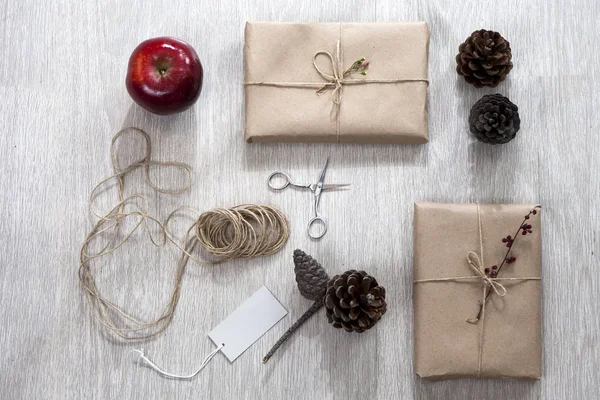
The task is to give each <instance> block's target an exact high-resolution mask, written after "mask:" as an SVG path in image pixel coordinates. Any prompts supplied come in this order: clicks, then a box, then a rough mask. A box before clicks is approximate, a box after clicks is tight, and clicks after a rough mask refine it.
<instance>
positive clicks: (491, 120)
mask: <svg viewBox="0 0 600 400" xmlns="http://www.w3.org/2000/svg"><path fill="white" fill-rule="evenodd" d="M469 127H470V129H471V133H472V134H473V135H475V137H476V138H477V140H479V141H480V142H483V143H489V144H503V143H508V142H510V141H511V140H513V139H514V138H515V136H516V134H517V131H518V130H519V128H520V127H521V119H520V118H519V108H518V107H517V106H516V105H514V104H513V103H511V101H510V100H509V99H507V98H506V97H504V96H502V95H501V94H491V95H486V96H483V97H482V98H481V99H479V101H478V102H477V103H475V105H474V106H473V108H472V109H471V114H470V115H469Z"/></svg>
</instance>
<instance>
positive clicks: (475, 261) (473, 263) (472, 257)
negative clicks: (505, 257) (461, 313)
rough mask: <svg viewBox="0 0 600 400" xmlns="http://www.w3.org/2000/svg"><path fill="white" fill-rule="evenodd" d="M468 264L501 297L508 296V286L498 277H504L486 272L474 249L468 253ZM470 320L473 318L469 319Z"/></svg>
mask: <svg viewBox="0 0 600 400" xmlns="http://www.w3.org/2000/svg"><path fill="white" fill-rule="evenodd" d="M467 264H469V266H470V267H471V269H473V271H475V272H476V273H477V274H478V276H479V278H480V279H481V280H482V281H483V282H484V285H485V286H486V287H487V286H489V287H491V288H492V290H493V291H494V293H496V294H497V295H498V296H500V297H504V296H506V288H505V287H504V285H502V284H501V283H499V282H498V279H502V278H492V277H489V276H487V275H486V274H485V269H484V267H483V263H482V261H481V260H480V259H479V256H478V255H477V253H475V252H474V251H470V252H468V253H467ZM468 321H469V322H470V321H471V320H468Z"/></svg>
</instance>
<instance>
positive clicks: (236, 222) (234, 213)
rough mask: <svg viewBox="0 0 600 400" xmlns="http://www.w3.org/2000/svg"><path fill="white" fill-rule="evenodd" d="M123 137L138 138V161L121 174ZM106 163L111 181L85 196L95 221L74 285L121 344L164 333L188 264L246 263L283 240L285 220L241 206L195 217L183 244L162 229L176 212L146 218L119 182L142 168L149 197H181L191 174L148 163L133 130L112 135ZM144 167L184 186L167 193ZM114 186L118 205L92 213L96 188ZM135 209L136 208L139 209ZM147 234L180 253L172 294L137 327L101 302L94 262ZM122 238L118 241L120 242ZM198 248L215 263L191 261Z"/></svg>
mask: <svg viewBox="0 0 600 400" xmlns="http://www.w3.org/2000/svg"><path fill="white" fill-rule="evenodd" d="M126 133H132V134H136V135H139V136H142V137H143V139H144V140H145V143H146V146H145V155H144V157H143V158H142V159H141V160H139V161H137V162H134V163H133V164H131V165H129V166H128V167H127V168H124V169H122V168H121V166H120V165H119V162H118V159H117V153H116V149H115V146H116V142H117V140H118V139H119V138H120V137H121V136H122V135H124V134H126ZM110 149H111V158H112V163H113V169H114V172H115V173H114V175H112V176H110V177H108V178H106V179H104V180H102V181H101V182H100V183H98V185H96V186H95V187H94V189H93V190H92V192H91V194H90V198H89V202H90V210H91V212H92V213H93V214H94V215H95V216H96V217H97V218H98V221H97V222H96V223H95V224H94V226H93V227H92V230H91V231H90V232H89V234H88V235H87V237H86V239H85V241H84V243H83V245H82V247H81V252H80V264H79V280H80V282H81V285H82V287H83V288H84V291H85V293H86V297H87V299H88V301H89V303H90V305H91V307H92V309H93V311H94V315H95V317H96V319H97V320H98V321H99V322H100V323H101V324H102V325H103V326H105V327H106V328H107V329H109V330H110V331H112V332H113V333H115V334H116V335H117V336H119V337H121V338H123V339H132V340H137V339H146V338H149V337H152V336H155V335H157V334H158V333H160V332H162V331H164V329H166V328H167V326H168V325H169V323H170V322H171V320H172V318H173V314H174V311H175V308H176V306H177V303H178V300H179V295H180V290H181V280H182V277H183V273H184V271H185V268H186V265H187V263H188V261H189V259H190V258H191V259H193V260H195V261H197V262H200V263H217V262H221V261H224V260H230V259H234V258H249V257H257V256H262V255H271V254H274V253H276V252H277V251H279V250H280V249H281V248H282V247H283V245H284V244H285V243H286V241H287V238H288V237H289V224H288V221H287V218H286V217H285V215H284V214H283V213H282V212H281V211H280V210H278V209H276V208H273V207H269V206H262V205H257V204H245V205H241V206H237V207H233V208H231V209H218V210H212V211H208V212H205V213H203V214H200V213H198V212H196V211H195V212H196V213H197V214H198V218H197V219H196V221H195V222H194V224H192V226H191V227H190V228H189V229H188V231H187V232H186V234H185V237H184V239H183V244H179V243H178V242H177V240H176V239H175V238H174V237H173V236H172V235H171V234H170V233H169V231H168V229H167V226H168V222H169V221H170V219H171V218H172V217H173V215H174V214H175V213H177V212H179V211H181V209H178V210H176V211H174V212H173V213H171V214H170V215H169V217H168V218H167V219H166V221H165V222H164V223H161V222H160V221H158V220H157V219H156V218H154V217H152V216H151V215H150V214H149V202H148V200H147V199H146V197H145V196H143V195H141V194H132V195H129V196H125V194H124V193H125V190H124V188H125V183H124V180H125V176H126V175H127V174H129V173H130V172H132V171H134V170H136V169H138V168H142V169H143V173H144V178H145V181H146V183H147V184H148V186H150V187H151V188H152V189H153V190H154V191H156V192H158V193H163V194H181V193H184V192H186V191H187V190H188V189H189V187H190V185H191V168H190V167H189V166H188V165H187V164H183V163H180V162H158V161H151V160H150V156H151V144H150V138H149V136H148V134H147V133H146V132H144V131H142V130H140V129H137V128H125V129H123V130H121V131H120V132H118V133H117V134H116V135H115V136H114V137H113V139H112V143H111V148H110ZM150 167H176V168H178V169H181V170H183V171H185V173H186V177H187V179H186V184H185V185H184V186H183V187H180V188H175V189H168V188H162V187H160V186H159V185H158V184H156V183H155V182H154V181H153V180H152V178H151V175H150ZM113 180H116V181H117V199H118V202H117V204H116V205H114V206H113V207H112V208H111V209H110V210H109V211H108V212H106V213H102V212H100V211H98V210H97V209H96V208H95V207H94V199H95V197H96V196H97V193H98V191H99V190H100V188H101V187H103V186H104V185H106V183H107V182H109V181H113ZM140 203H141V204H140ZM129 219H134V220H135V221H137V222H135V223H134V226H133V228H132V229H131V230H130V231H129V232H127V233H125V234H121V232H120V230H121V229H122V227H123V225H124V224H125V222H126V221H127V220H129ZM151 224H154V225H155V226H156V227H157V228H158V231H159V237H155V236H154V235H153V234H152V232H151V230H150V225H151ZM142 227H144V228H145V229H146V231H147V234H148V237H149V239H150V242H151V243H152V244H153V245H155V246H157V247H160V246H163V245H165V244H166V243H167V242H171V243H173V244H174V245H175V246H176V247H178V248H179V249H180V250H181V254H180V256H179V259H178V261H177V265H176V272H175V282H174V288H173V291H172V293H171V296H170V298H169V301H168V303H167V304H166V305H165V307H164V308H163V310H162V311H161V312H160V314H159V316H158V317H157V318H155V319H154V320H152V321H150V322H144V321H140V320H138V319H137V318H135V317H134V316H133V315H132V314H131V313H129V312H127V311H125V310H123V309H122V308H121V307H120V306H118V305H116V304H115V303H114V302H112V301H110V300H109V299H107V298H106V297H104V296H103V295H102V294H101V292H100V290H99V288H98V287H97V285H96V281H95V268H98V267H99V266H98V265H95V268H93V266H92V264H93V262H94V261H97V262H99V261H100V259H101V258H102V257H105V256H108V255H110V254H112V253H114V252H115V251H116V250H117V249H119V248H120V247H121V246H123V245H124V244H125V243H126V242H128V241H129V240H130V238H131V237H132V235H133V234H134V233H135V232H136V231H137V230H138V229H140V228H142ZM105 236H108V237H107V238H106V239H105V242H104V244H103V245H100V246H99V247H100V249H99V250H97V251H92V250H91V246H92V245H93V244H94V243H96V242H97V241H100V240H101V239H103V238H105ZM121 238H122V239H121ZM198 244H200V245H201V247H203V248H204V249H205V250H206V251H207V252H208V253H209V254H211V255H212V256H213V257H216V260H205V259H200V258H197V257H193V255H192V253H193V251H194V249H195V248H196V246H197V245H198Z"/></svg>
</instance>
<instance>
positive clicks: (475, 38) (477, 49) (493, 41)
mask: <svg viewBox="0 0 600 400" xmlns="http://www.w3.org/2000/svg"><path fill="white" fill-rule="evenodd" d="M511 59H512V52H511V49H510V43H509V42H508V41H507V40H506V39H504V38H503V37H502V35H500V34H499V33H498V32H494V31H488V30H485V29H481V30H479V31H475V32H473V33H472V34H471V36H469V37H468V38H467V40H465V42H464V43H463V44H461V45H460V46H459V48H458V54H457V55H456V72H458V74H459V75H462V76H464V77H465V80H466V81H467V82H469V83H470V84H472V85H474V86H475V87H478V88H482V87H484V86H489V87H496V86H498V84H499V83H500V82H502V81H503V80H504V79H506V76H507V75H508V73H509V72H510V71H511V70H512V68H513V63H512V61H511Z"/></svg>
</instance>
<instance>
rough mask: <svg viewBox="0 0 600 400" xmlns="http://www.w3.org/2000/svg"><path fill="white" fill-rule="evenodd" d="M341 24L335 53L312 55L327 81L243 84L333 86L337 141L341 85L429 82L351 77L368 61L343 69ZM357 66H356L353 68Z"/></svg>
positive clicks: (321, 90) (319, 90) (319, 89)
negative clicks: (322, 62)
mask: <svg viewBox="0 0 600 400" xmlns="http://www.w3.org/2000/svg"><path fill="white" fill-rule="evenodd" d="M341 37H342V25H341V24H340V39H339V40H337V41H336V51H335V55H332V54H331V53H330V52H328V51H326V50H320V51H317V52H316V53H315V54H314V56H313V67H314V68H315V70H316V71H317V72H318V73H319V75H320V76H321V77H322V78H323V79H324V80H325V81H327V82H326V83H324V84H323V83H317V82H293V81H289V82H285V81H284V82H269V81H256V82H254V81H251V82H245V83H244V85H245V86H273V87H282V88H308V89H317V94H318V95H319V94H322V93H325V92H327V91H328V90H330V89H332V88H333V91H332V92H331V101H332V102H333V105H334V110H333V111H334V112H333V113H332V116H333V118H334V119H335V121H336V138H337V141H338V142H339V140H340V109H341V106H342V91H343V89H342V88H343V87H344V86H346V85H366V84H378V83H379V84H381V83H402V82H425V83H429V81H428V80H427V79H422V78H401V79H368V78H363V79H352V78H350V75H352V73H353V72H358V71H359V70H361V69H362V71H363V72H360V73H361V74H362V75H366V72H365V71H364V69H366V67H367V66H368V62H365V58H361V59H360V60H358V61H355V62H354V63H353V64H352V65H351V66H350V67H348V68H347V69H346V70H344V67H343V65H344V57H343V52H342V40H341ZM320 55H324V56H326V57H327V58H329V60H330V62H331V68H332V73H331V74H328V73H326V72H323V70H322V69H321V68H319V66H318V64H317V58H318V57H319V56H320ZM363 63H364V64H363ZM355 67H358V68H355Z"/></svg>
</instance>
